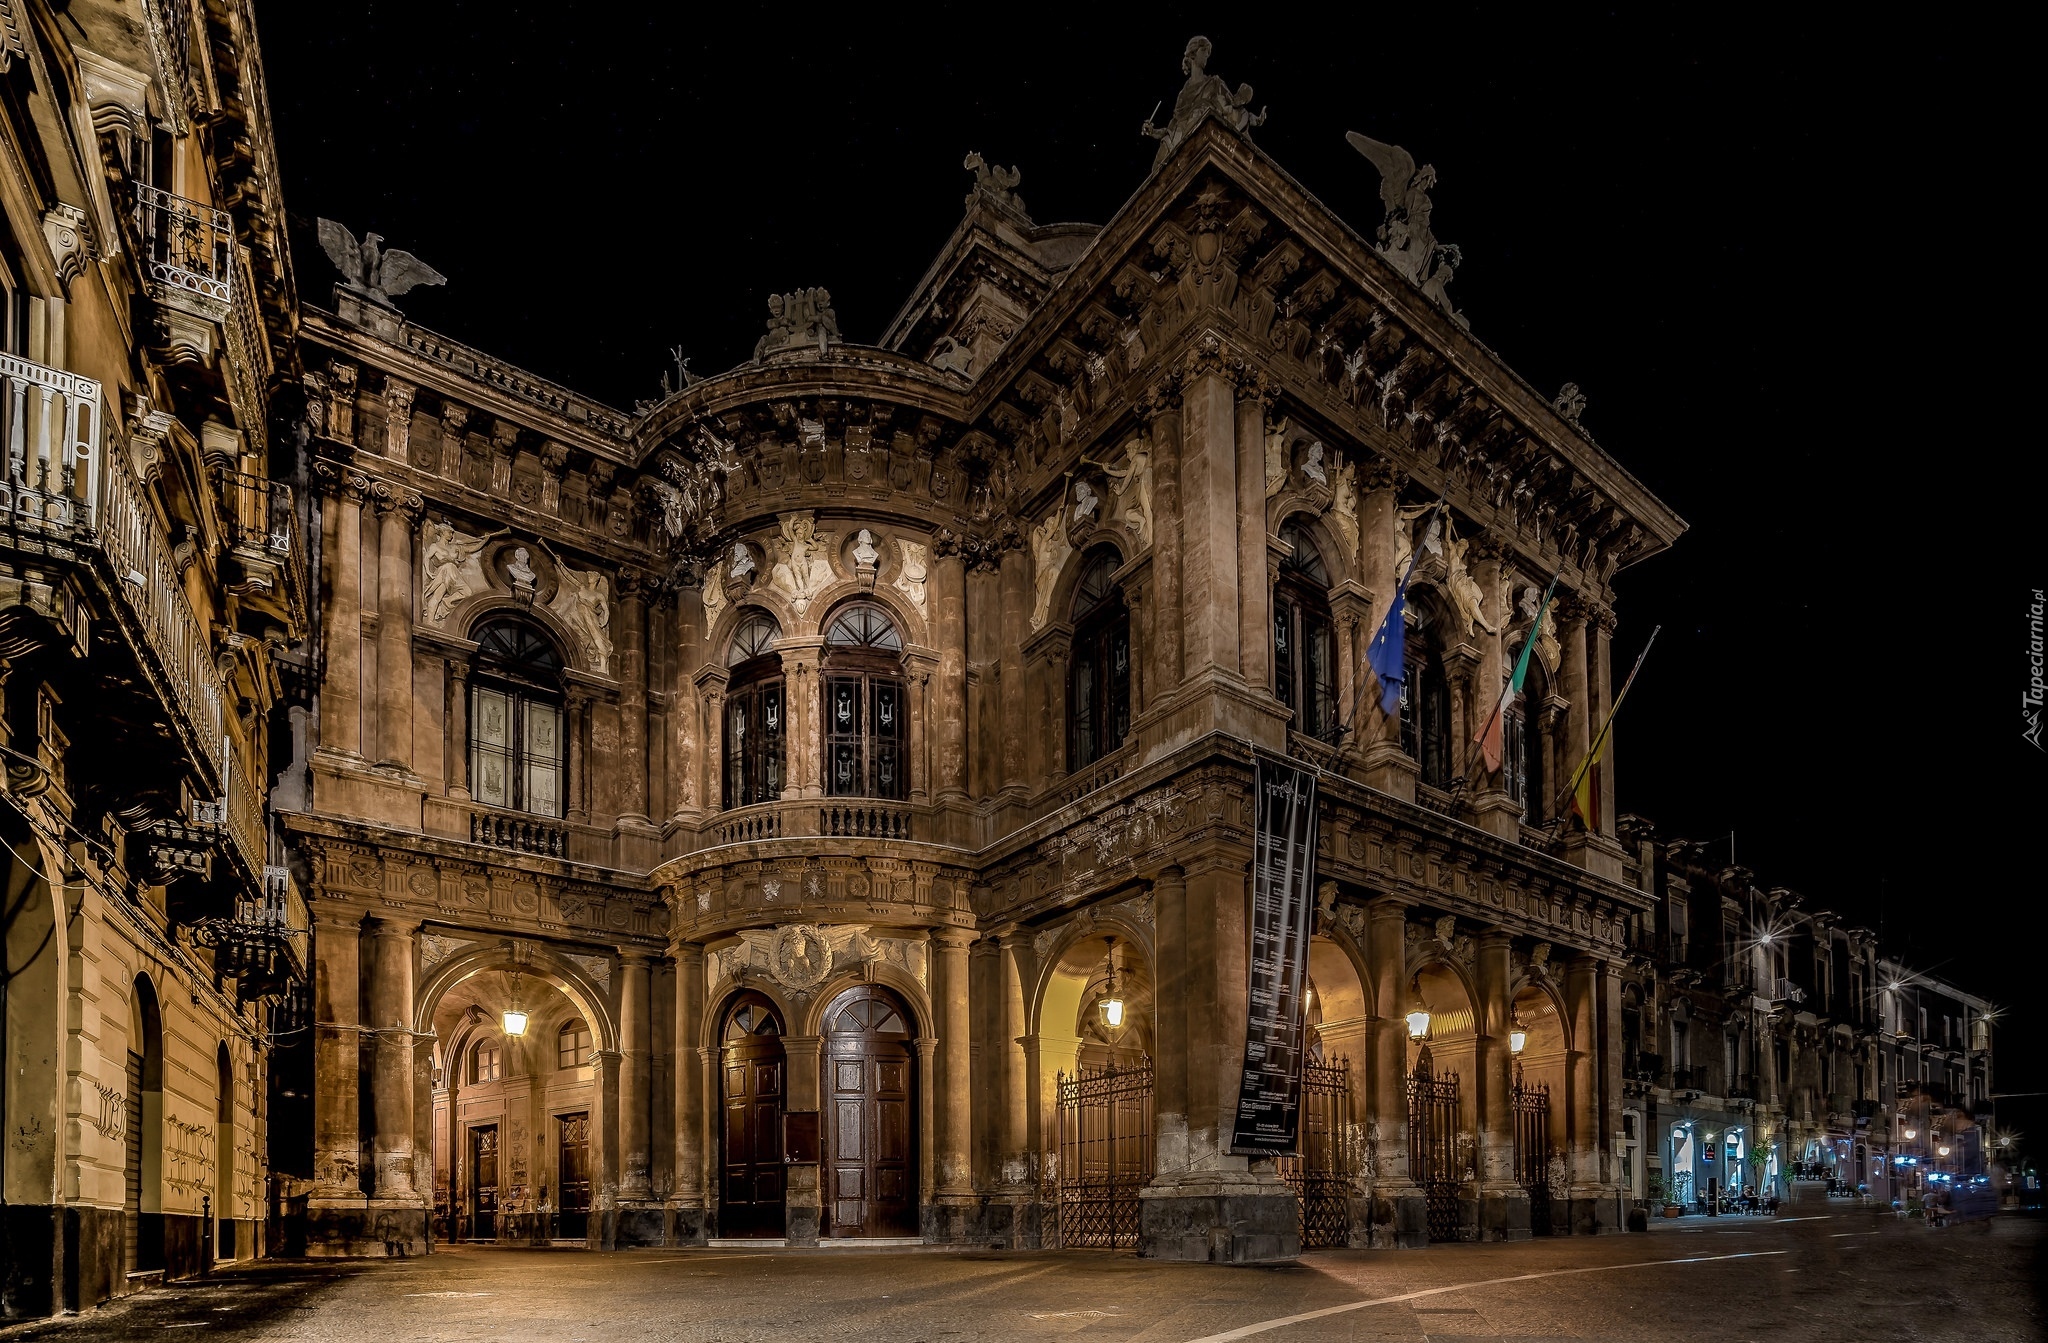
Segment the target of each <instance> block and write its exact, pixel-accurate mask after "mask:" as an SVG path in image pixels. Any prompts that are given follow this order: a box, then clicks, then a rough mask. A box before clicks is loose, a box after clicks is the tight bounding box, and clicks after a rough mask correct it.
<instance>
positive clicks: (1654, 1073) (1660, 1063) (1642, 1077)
mask: <svg viewBox="0 0 2048 1343" xmlns="http://www.w3.org/2000/svg"><path fill="white" fill-rule="evenodd" d="M1628 1071H1629V1073H1630V1075H1631V1076H1633V1077H1635V1078H1636V1079H1637V1080H1639V1081H1643V1082H1655V1081H1656V1080H1657V1079H1658V1078H1659V1077H1661V1076H1663V1074H1664V1056H1663V1055H1662V1054H1637V1055H1636V1057H1635V1062H1634V1063H1633V1064H1632V1065H1631V1066H1630V1068H1629V1069H1628Z"/></svg>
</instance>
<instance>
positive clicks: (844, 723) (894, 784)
mask: <svg viewBox="0 0 2048 1343" xmlns="http://www.w3.org/2000/svg"><path fill="white" fill-rule="evenodd" d="M902 670H903V638H902V636H901V635H899V634H898V633H897V632H896V626H895V625H894V624H893V623H892V622H891V621H890V619H889V617H888V615H887V613H885V612H884V611H883V610H882V609H881V608H880V607H878V606H873V605H870V604H867V603H862V604H859V605H855V606H850V607H847V608H846V609H845V610H844V611H841V612H840V613H839V614H838V615H837V616H835V617H834V618H833V619H832V621H831V623H830V624H828V625H827V626H826V627H825V655H824V680H825V721H824V723H823V725H822V732H823V736H824V742H823V745H824V752H825V791H826V792H827V793H828V794H830V795H832V796H834V797H887V798H902V797H907V796H908V795H909V784H910V781H909V778H908V777H907V776H908V769H907V768H906V764H907V762H906V755H907V749H906V743H907V742H908V740H909V722H908V713H907V708H908V700H907V696H906V695H905V693H904V682H903V675H902Z"/></svg>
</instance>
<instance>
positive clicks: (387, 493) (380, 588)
mask: <svg viewBox="0 0 2048 1343" xmlns="http://www.w3.org/2000/svg"><path fill="white" fill-rule="evenodd" d="M371 494H372V497H373V498H374V499H375V501H376V508H377V524H378V525H377V763H378V764H379V765H380V766H382V767H384V768H387V769H395V770H401V771H405V772H408V773H409V772H411V770H412V751H413V743H412V728H413V688H412V534H413V528H414V527H415V526H417V525H418V523H419V519H420V513H421V511H422V510H423V508H424V506H425V505H424V501H422V500H421V498H420V497H419V496H418V495H417V494H414V493H412V492H411V491H409V490H405V489H402V488H398V487H395V486H391V485H386V484H382V483H380V484H378V485H377V486H375V487H374V489H373V490H372V491H371Z"/></svg>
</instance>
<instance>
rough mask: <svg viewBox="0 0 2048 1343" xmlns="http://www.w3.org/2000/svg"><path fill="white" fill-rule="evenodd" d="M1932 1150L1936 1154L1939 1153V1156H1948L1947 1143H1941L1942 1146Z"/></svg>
mask: <svg viewBox="0 0 2048 1343" xmlns="http://www.w3.org/2000/svg"><path fill="white" fill-rule="evenodd" d="M1934 1150H1935V1151H1937V1152H1939V1153H1941V1154H1942V1155H1943V1156H1947V1155H1948V1144H1947V1143H1943V1144H1942V1145H1941V1146H1939V1147H1937V1148H1935V1149H1934Z"/></svg>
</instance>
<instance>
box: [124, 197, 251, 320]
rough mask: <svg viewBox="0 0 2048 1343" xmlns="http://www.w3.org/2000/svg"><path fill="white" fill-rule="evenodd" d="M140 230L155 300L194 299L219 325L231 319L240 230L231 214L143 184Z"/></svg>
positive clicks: (138, 216) (137, 201)
mask: <svg viewBox="0 0 2048 1343" xmlns="http://www.w3.org/2000/svg"><path fill="white" fill-rule="evenodd" d="M135 228H136V231H137V232H138V233H139V234H141V236H142V261H143V265H144V267H145V268H146V269H147V270H148V272H149V280H150V287H151V289H152V290H153V291H154V292H153V293H152V295H151V296H152V297H154V298H156V299H158V300H164V299H173V300H175V299H177V298H179V297H182V296H186V295H189V296H192V297H194V298H198V299H200V300H203V301H204V305H203V306H202V307H201V308H200V309H199V311H201V312H202V313H203V314H204V315H206V316H209V317H211V318H213V319H214V320H215V321H219V320H221V319H222V318H224V317H225V316H226V315H227V312H228V309H229V308H230V306H231V305H232V304H233V302H234V275H235V230H234V224H233V223H232V221H230V219H229V218H228V212H227V211H226V210H216V209H214V208H213V207H212V206H210V205H203V204H201V203H200V202H198V201H193V200H186V199H185V198H184V197H183V196H174V195H172V194H171V193H170V192H168V191H164V190H162V189H161V188H158V187H153V186H150V185H149V184H147V183H144V182H138V183H136V185H135ZM178 306H185V305H183V304H180V305H178Z"/></svg>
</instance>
